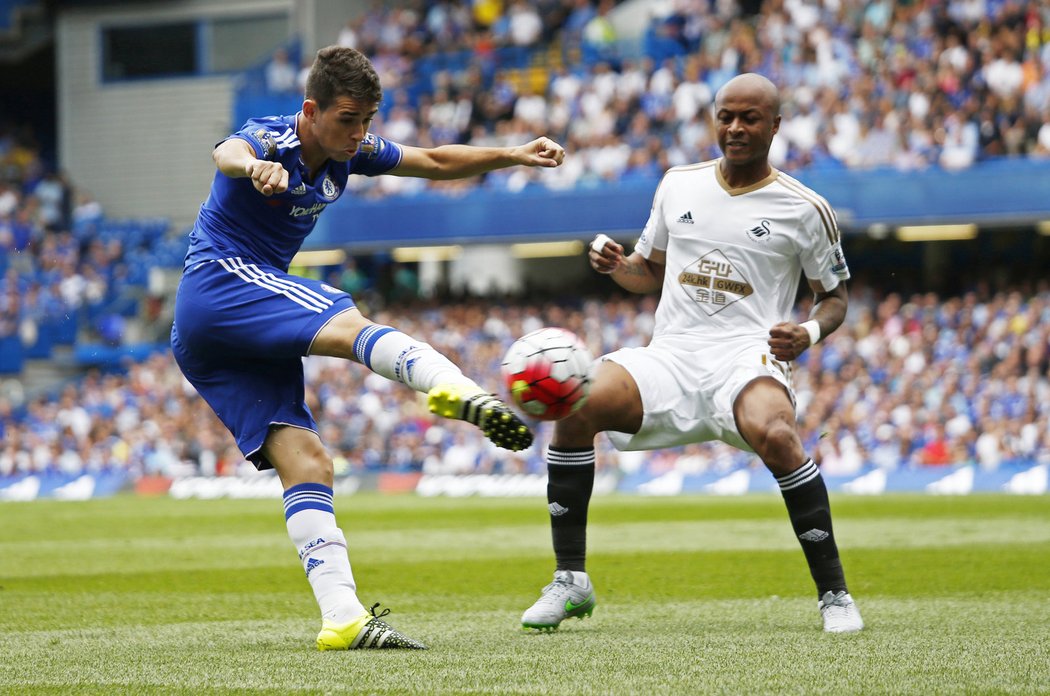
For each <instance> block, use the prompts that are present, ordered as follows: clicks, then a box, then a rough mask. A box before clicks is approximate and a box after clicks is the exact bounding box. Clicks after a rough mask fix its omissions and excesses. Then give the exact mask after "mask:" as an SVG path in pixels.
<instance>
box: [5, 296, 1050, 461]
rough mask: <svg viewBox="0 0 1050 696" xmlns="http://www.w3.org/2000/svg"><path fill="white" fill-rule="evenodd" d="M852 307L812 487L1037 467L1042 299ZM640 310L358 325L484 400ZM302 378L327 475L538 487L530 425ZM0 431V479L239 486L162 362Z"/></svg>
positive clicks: (822, 372) (811, 396) (815, 375)
mask: <svg viewBox="0 0 1050 696" xmlns="http://www.w3.org/2000/svg"><path fill="white" fill-rule="evenodd" d="M852 294H853V300H852V302H851V310H850V314H849V317H848V319H847V323H846V324H845V325H843V327H842V328H840V329H839V330H838V331H837V332H836V333H834V334H832V335H831V336H830V337H828V338H827V339H825V340H824V341H823V342H822V343H821V344H819V345H818V346H817V347H816V348H814V349H811V350H810V351H809V352H808V353H806V354H805V355H804V356H803V359H801V360H800V361H798V362H797V363H796V366H795V370H794V377H793V378H794V384H795V387H796V390H797V394H798V400H799V405H800V411H801V413H802V414H803V420H802V423H801V425H802V430H803V437H804V443H805V446H806V448H807V450H808V451H810V452H812V453H813V454H814V455H815V458H816V460H817V461H818V462H819V463H820V465H821V466H822V468H823V469H824V471H825V472H826V473H827V474H829V475H833V474H849V473H855V472H858V471H862V470H865V469H866V468H870V467H878V468H881V469H885V470H894V469H898V468H915V467H938V466H944V467H951V466H958V465H963V464H976V465H977V466H979V467H981V468H982V469H985V470H994V469H996V468H998V467H1000V466H1002V465H1004V464H1006V463H1009V462H1011V461H1017V462H1021V463H1050V284H1048V283H1046V282H1043V283H1042V284H1041V285H1040V286H1039V287H1037V288H1025V289H1015V290H1011V291H1002V292H994V293H992V292H987V293H985V292H982V291H973V292H968V293H966V294H965V295H963V296H961V297H948V298H941V297H938V296H937V295H935V294H933V293H927V294H923V295H915V296H912V297H901V296H899V295H897V294H894V293H889V294H880V293H878V292H876V291H875V290H873V289H868V288H865V287H863V286H858V287H855V288H854V289H853V293H852ZM497 309H498V311H496V310H497ZM801 309H802V310H803V311H804V310H805V308H804V307H803V308H801ZM654 310H655V303H654V298H652V297H638V296H630V297H628V296H614V297H612V298H610V299H598V298H585V299H583V300H581V301H578V302H570V303H566V302H560V301H559V302H553V301H552V302H549V303H543V304H530V303H523V302H518V301H509V300H508V301H487V300H469V301H459V302H453V303H450V304H438V303H432V302H426V303H414V304H406V305H403V306H398V307H393V306H392V307H390V308H388V309H384V310H381V311H378V312H376V313H375V319H376V320H377V321H379V322H393V321H396V322H397V323H398V324H399V325H400V326H402V327H404V328H405V330H407V331H410V332H411V333H412V334H413V335H419V336H425V337H427V339H428V340H429V341H430V342H431V343H432V345H434V346H435V347H436V348H438V349H439V350H442V351H444V352H446V353H447V354H448V355H450V356H451V357H452V358H453V359H454V360H456V361H457V362H458V363H459V364H461V365H464V366H466V369H467V372H468V373H470V374H472V375H473V376H475V377H476V378H477V379H479V380H480V381H481V382H482V383H483V384H485V385H488V386H489V387H490V388H492V389H500V388H501V387H499V363H500V359H501V357H502V355H503V353H504V351H505V350H506V348H507V347H508V346H509V344H510V342H511V341H512V340H513V339H514V338H515V337H517V336H520V335H522V334H524V333H526V332H528V331H530V330H532V329H535V328H539V327H541V326H563V327H566V328H568V329H570V330H572V331H574V332H576V333H577V334H578V335H580V336H581V337H584V338H585V340H586V342H587V343H588V345H589V346H590V348H591V350H592V352H593V353H594V354H600V353H603V352H607V351H609V350H611V349H613V348H615V347H618V346H625V345H642V344H644V343H646V342H647V341H648V340H649V337H650V334H651V331H652V327H653V312H654ZM305 364H306V371H307V384H308V400H309V404H310V406H311V409H312V410H313V412H314V414H315V416H316V418H317V420H318V423H319V427H320V429H321V430H322V431H323V432H322V435H323V437H324V440H325V442H327V443H329V447H330V448H331V450H332V452H331V453H332V455H333V456H334V458H335V459H336V462H337V471H338V472H339V474H341V475H345V474H354V473H362V472H383V471H396V472H407V471H413V472H415V471H422V472H427V473H460V474H463V473H542V472H543V471H544V463H543V457H542V454H543V452H542V448H543V446H544V443H545V442H546V440H547V438H548V437H549V431H548V430H547V428H548V427H549V426H548V425H547V424H545V423H537V424H536V426H537V427H538V428H539V437H538V443H539V444H538V445H536V446H533V447H532V448H530V449H529V450H527V451H525V452H522V453H517V454H515V453H510V452H507V451H505V450H499V449H496V448H494V447H493V446H491V445H490V444H488V443H487V441H485V440H484V438H483V437H482V436H481V435H480V433H479V432H478V431H477V430H476V429H475V428H473V427H471V426H468V425H465V424H463V423H460V422H457V421H447V420H440V419H435V418H434V417H433V416H431V415H430V414H429V413H428V412H427V410H426V407H425V404H424V403H423V402H422V401H421V399H420V398H419V396H418V395H417V394H416V393H415V392H413V391H411V390H409V389H407V388H405V387H403V386H401V385H398V384H395V383H392V382H390V381H388V380H386V379H384V378H381V377H378V376H376V375H373V374H372V373H370V372H368V371H367V370H365V369H364V368H361V367H359V366H348V365H346V363H345V362H342V361H338V360H334V359H324V358H308V359H306V361H305ZM0 432H2V436H3V438H2V440H3V442H2V445H0V475H5V474H12V473H18V472H40V471H47V470H57V471H62V472H66V473H76V472H82V471H88V472H91V471H99V470H105V469H125V470H128V471H129V472H131V473H132V474H134V475H141V474H163V475H167V476H173V477H177V476H182V475H189V474H205V475H213V474H218V475H222V474H235V473H237V472H243V471H250V470H253V469H252V467H251V465H250V464H248V463H247V462H245V461H244V460H243V458H242V457H241V455H240V453H239V452H238V451H237V449H236V447H235V445H234V442H233V440H232V438H231V436H230V435H229V434H228V433H227V432H226V430H225V429H224V428H223V427H222V425H221V424H220V423H219V422H218V420H217V419H216V418H215V417H214V415H212V413H211V411H210V410H209V409H207V408H205V406H204V404H203V403H201V401H200V400H199V397H198V396H197V394H196V393H195V392H194V390H193V389H192V387H190V385H189V384H188V383H187V382H185V381H184V379H183V378H182V377H181V375H180V373H179V371H178V369H177V367H176V366H175V364H174V362H173V361H172V359H171V357H170V354H168V353H167V352H162V353H158V354H156V355H154V356H153V357H151V358H149V359H148V360H146V361H145V362H141V363H137V364H130V365H129V366H128V370H127V372H126V374H124V373H119V374H103V373H99V372H94V373H92V374H90V375H88V376H87V377H86V378H85V379H83V380H80V381H77V382H73V383H69V384H68V385H66V386H65V388H64V389H63V390H62V391H61V393H59V394H57V395H55V396H53V397H52V396H42V397H39V398H36V399H33V400H31V401H30V402H29V403H28V404H25V405H24V407H20V408H16V407H15V405H14V404H11V403H9V402H5V401H3V400H0ZM598 466H599V470H604V471H609V472H612V471H619V472H620V473H623V474H629V473H633V472H638V471H646V472H649V473H661V472H666V471H670V470H677V471H680V472H682V473H683V474H689V473H699V472H703V471H716V472H728V471H732V470H735V469H737V468H740V467H756V466H758V461H757V459H755V458H754V457H752V456H749V455H747V454H745V453H742V452H740V451H738V450H735V449H733V448H731V447H729V446H727V445H723V444H721V443H709V444H704V445H693V446H689V447H682V448H674V449H668V450H663V451H657V452H651V453H619V452H616V451H615V450H614V449H612V448H611V446H610V445H609V444H608V442H607V440H606V439H605V438H604V437H600V438H599V450H598Z"/></svg>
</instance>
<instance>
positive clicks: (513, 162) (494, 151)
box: [389, 137, 565, 179]
mask: <svg viewBox="0 0 1050 696" xmlns="http://www.w3.org/2000/svg"><path fill="white" fill-rule="evenodd" d="M564 160H565V148H563V147H562V146H561V145H559V144H558V143H556V142H554V141H553V140H551V139H550V138H547V137H542V138H536V139H535V140H533V141H532V142H530V143H525V144H524V145H518V146H517V147H475V146H473V145H441V146H439V147H433V148H426V147H412V146H409V145H404V146H402V156H401V162H400V163H399V164H398V165H397V166H396V167H394V168H393V169H391V170H390V172H389V173H390V174H394V175H396V176H415V177H420V178H423V179H464V178H466V177H471V176H477V175H478V174H484V173H485V172H491V171H492V170H494V169H503V168H505V167H513V166H517V165H522V166H525V167H557V166H558V165H559V164H561V163H562V161H564Z"/></svg>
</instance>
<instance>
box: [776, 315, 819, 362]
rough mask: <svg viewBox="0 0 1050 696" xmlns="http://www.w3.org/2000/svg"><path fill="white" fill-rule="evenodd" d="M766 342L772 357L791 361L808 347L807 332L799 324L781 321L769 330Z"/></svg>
mask: <svg viewBox="0 0 1050 696" xmlns="http://www.w3.org/2000/svg"><path fill="white" fill-rule="evenodd" d="M767 343H768V344H769V352H771V353H772V354H773V357H774V358H776V359H777V360H786V361H791V360H794V359H796V358H797V357H798V356H800V355H802V353H804V352H805V350H806V348H809V332H807V331H806V329H805V328H804V327H802V326H800V325H799V324H796V323H794V322H790V321H782V322H780V323H779V324H777V325H776V326H774V327H773V328H771V329H770V330H769V340H768V341H767Z"/></svg>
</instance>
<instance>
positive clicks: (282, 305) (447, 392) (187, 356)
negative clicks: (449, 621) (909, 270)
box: [171, 46, 565, 650]
mask: <svg viewBox="0 0 1050 696" xmlns="http://www.w3.org/2000/svg"><path fill="white" fill-rule="evenodd" d="M305 92H306V93H305V99H304V101H303V107H302V111H300V112H299V113H297V114H295V115H293V116H274V117H267V118H260V119H253V120H250V121H248V123H246V124H245V125H244V126H243V127H242V128H241V129H240V130H239V131H237V132H236V133H234V134H233V135H231V136H229V137H228V138H226V139H225V140H223V141H222V142H220V143H219V144H218V145H216V147H215V149H214V151H213V153H212V158H213V159H214V160H215V164H216V167H217V168H218V172H217V173H216V175H215V179H214V181H213V183H212V187H211V194H210V195H209V196H208V199H207V200H206V201H205V202H204V204H203V205H202V206H201V209H200V213H199V215H198V217H197V221H196V223H195V225H194V227H193V231H192V232H191V234H190V248H189V251H188V252H187V255H186V261H185V266H184V271H183V276H182V280H181V281H180V283H179V289H178V293H177V296H176V301H175V322H174V325H173V327H172V330H171V345H172V351H173V352H174V355H175V359H176V361H177V362H178V364H179V367H180V368H181V369H182V372H183V374H184V375H185V376H186V378H187V379H188V380H189V381H190V382H191V383H192V384H193V386H194V387H195V388H196V389H197V391H198V392H199V393H200V394H201V396H202V397H204V399H205V401H207V402H208V404H209V405H210V406H211V407H212V409H213V410H214V411H215V413H216V414H217V415H218V417H219V418H220V419H221V420H222V422H223V423H224V424H225V425H226V427H227V428H229V430H230V432H231V433H233V435H234V437H235V438H236V440H237V445H238V447H239V448H240V449H241V451H242V452H243V453H244V456H245V457H246V458H247V459H248V460H249V461H251V462H252V463H253V464H255V466H256V467H257V468H259V469H260V470H261V469H269V468H273V469H275V470H276V471H277V475H278V476H279V478H280V480H281V484H282V485H283V487H284V513H285V521H286V524H287V527H288V534H289V536H290V537H291V539H292V542H293V543H294V545H295V547H296V550H297V551H298V554H299V559H300V561H301V562H302V564H303V568H304V570H305V571H306V576H307V578H308V580H309V582H310V585H311V587H312V589H313V592H314V595H315V597H316V599H317V603H318V604H319V605H320V609H321V616H322V628H321V632H320V633H319V634H318V636H317V646H318V648H319V649H321V650H331V649H337V650H340V649H355V648H416V649H420V648H424V647H425V646H424V645H423V644H422V643H420V642H418V641H416V640H413V639H412V638H409V637H407V636H405V635H403V634H401V633H400V632H398V631H397V630H395V629H394V628H392V627H391V626H390V625H389V624H387V623H386V622H385V621H383V620H382V619H381V617H382V616H384V615H385V614H386V611H384V612H382V613H380V614H379V615H376V614H375V606H376V605H373V606H372V608H371V610H366V609H365V607H364V605H363V604H362V603H361V601H360V600H359V599H358V596H357V586H356V583H355V581H354V576H353V572H352V570H351V567H350V560H349V556H348V553H347V544H346V539H345V537H344V536H343V533H342V531H341V530H340V529H339V527H338V526H337V524H336V519H335V509H334V505H333V499H332V485H333V475H334V474H333V464H332V459H331V457H330V456H329V455H328V453H327V452H326V450H325V447H324V445H323V444H322V443H321V440H320V437H319V436H318V434H317V426H316V423H315V422H314V419H313V416H312V415H311V413H310V410H309V408H308V407H307V405H306V403H305V400H304V377H303V366H302V358H303V356H306V355H328V356H336V357H340V358H346V359H348V360H353V361H355V362H359V363H362V364H363V365H364V366H365V367H367V368H368V369H370V370H372V371H373V372H376V373H377V374H380V375H382V376H384V377H387V378H389V379H392V380H397V381H399V382H401V383H403V384H405V385H407V386H409V387H411V388H412V389H415V390H417V391H420V392H424V393H426V394H427V403H428V407H429V408H430V410H431V411H432V412H433V413H436V414H438V415H441V416H444V417H450V418H456V419H460V420H464V421H467V422H470V423H472V424H474V425H476V426H478V427H479V428H481V430H482V431H483V432H484V433H485V435H486V436H487V437H488V438H489V439H491V440H492V442H493V443H494V444H496V445H498V446H500V447H505V448H507V449H511V450H521V449H525V448H527V447H528V446H529V445H530V444H531V443H532V433H531V432H529V429H528V427H527V426H525V424H523V423H522V422H521V420H519V419H518V417H517V416H516V415H514V413H513V411H511V410H510V409H509V408H508V407H507V406H506V404H504V403H503V402H502V401H500V400H499V399H497V398H496V397H495V396H493V395H492V394H490V393H488V392H486V391H485V390H484V389H482V388H481V387H479V386H478V385H477V384H476V383H475V382H474V381H473V380H471V379H469V378H468V377H466V376H465V375H464V374H463V373H462V372H461V370H460V369H459V368H458V367H457V366H456V365H455V364H453V363H452V362H451V361H450V360H448V359H447V358H446V357H445V356H443V355H441V354H440V353H438V352H437V351H435V350H434V349H433V348H432V347H431V346H429V345H428V344H427V343H425V342H423V341H420V340H417V339H415V338H412V337H411V336H407V335H405V334H403V333H401V332H400V331H398V330H397V329H395V328H393V327H390V326H381V325H378V324H374V323H372V322H371V321H369V320H368V319H366V318H365V317H364V316H362V314H361V312H360V311H358V310H357V309H356V307H355V305H354V301H353V298H351V297H350V295H348V294H347V293H345V292H342V291H340V290H337V289H336V288H333V287H331V286H329V285H326V284H324V283H322V282H319V281H315V280H310V279H307V278H300V277H297V276H293V275H289V273H288V266H289V264H290V262H291V260H292V257H293V256H294V255H295V253H296V252H297V251H298V250H299V247H300V245H301V244H302V242H303V239H304V238H305V237H306V236H307V235H308V234H309V233H310V231H311V230H312V229H313V228H314V225H315V223H316V220H317V216H318V215H319V214H320V213H321V212H322V211H323V210H324V209H325V207H326V206H327V205H328V204H330V203H332V202H334V201H335V200H336V199H337V198H338V197H339V195H340V194H341V193H342V192H343V191H344V190H345V188H346V182H347V178H348V177H349V176H350V175H351V174H363V175H365V176H375V175H380V174H391V175H395V176H413V177H422V178H427V179H456V178H464V177H470V176H474V175H477V174H482V173H484V172H488V171H492V170H494V169H500V168H504V167H511V166H515V165H524V166H531V167H556V166H558V165H559V164H561V162H562V160H563V159H564V157H565V152H564V150H563V148H562V147H561V146H560V145H559V144H557V143H556V142H554V141H552V140H551V139H550V138H545V137H541V138H537V139H536V140H533V141H532V142H530V143H527V144H525V145H521V146H518V147H510V148H498V147H472V146H466V145H444V146H441V147H436V148H419V147H411V146H407V145H401V144H398V143H394V142H391V141H389V140H385V139H383V138H381V137H379V136H377V135H375V134H373V133H371V132H369V127H370V126H371V124H372V119H373V118H374V116H375V114H376V111H377V109H378V105H379V102H380V100H381V98H382V88H381V86H380V83H379V77H378V75H377V74H376V71H375V69H374V68H373V66H372V64H371V62H370V61H369V60H368V59H367V58H366V57H365V56H364V55H362V54H361V53H360V52H358V51H356V50H354V49H351V48H344V47H339V46H331V47H328V48H323V49H321V50H320V51H318V53H317V56H316V59H315V61H314V64H313V67H312V68H311V70H310V73H309V76H308V78H307V81H306V90H305Z"/></svg>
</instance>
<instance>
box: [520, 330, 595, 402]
mask: <svg viewBox="0 0 1050 696" xmlns="http://www.w3.org/2000/svg"><path fill="white" fill-rule="evenodd" d="M593 362H594V361H593V360H592V359H591V354H590V352H588V350H587V347H586V346H585V345H583V341H581V340H580V339H579V338H577V336H576V334H574V333H572V332H571V331H566V330H565V329H557V328H546V329H539V330H538V331H533V332H532V333H529V334H526V335H524V336H522V337H521V338H519V339H518V340H517V341H515V342H514V344H513V345H512V346H511V347H510V350H508V351H507V354H506V356H504V358H503V366H502V372H503V381H504V383H505V384H506V385H507V389H508V390H509V391H510V395H511V398H512V399H513V400H514V403H515V404H517V405H518V407H519V408H521V410H522V411H524V412H525V413H527V414H529V415H530V416H532V417H533V418H538V419H540V420H558V419H559V418H564V417H565V416H567V415H569V414H570V413H572V412H573V411H576V410H577V409H578V408H580V407H581V406H583V403H584V402H585V401H586V400H587V393H588V391H589V390H590V387H591V378H590V372H591V365H592V364H593Z"/></svg>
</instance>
